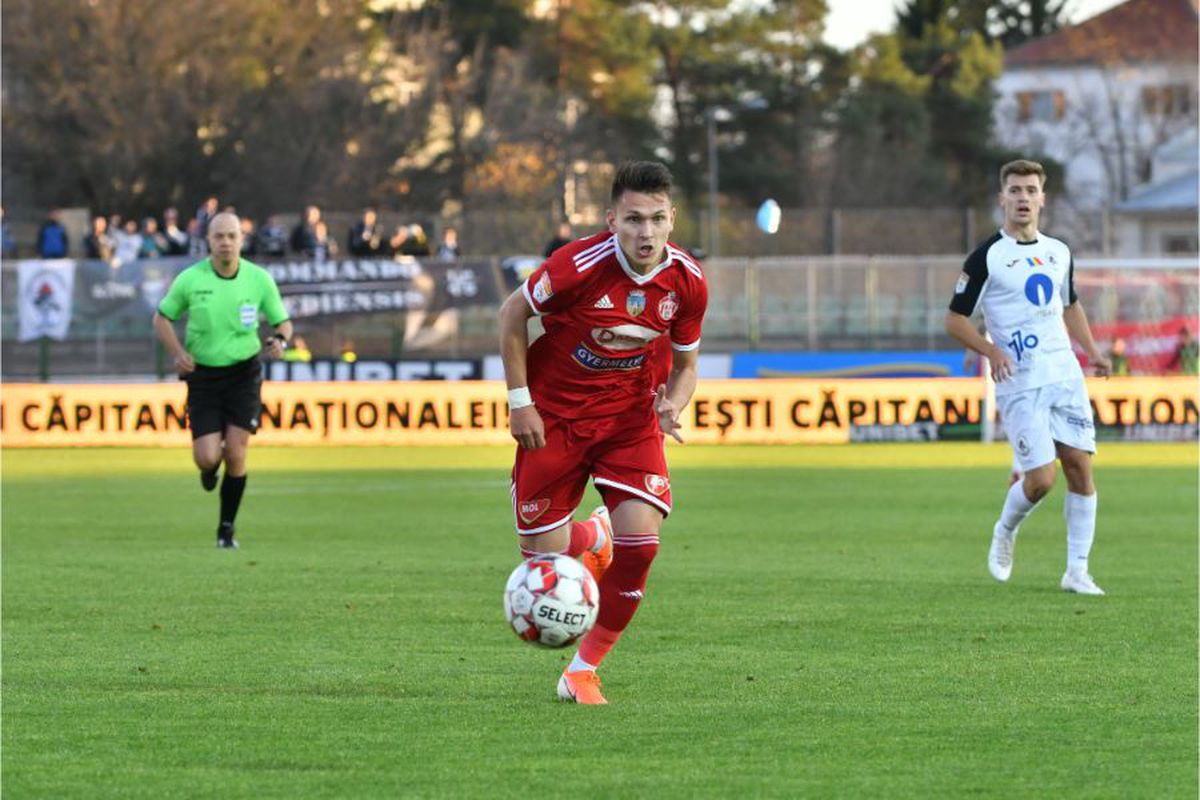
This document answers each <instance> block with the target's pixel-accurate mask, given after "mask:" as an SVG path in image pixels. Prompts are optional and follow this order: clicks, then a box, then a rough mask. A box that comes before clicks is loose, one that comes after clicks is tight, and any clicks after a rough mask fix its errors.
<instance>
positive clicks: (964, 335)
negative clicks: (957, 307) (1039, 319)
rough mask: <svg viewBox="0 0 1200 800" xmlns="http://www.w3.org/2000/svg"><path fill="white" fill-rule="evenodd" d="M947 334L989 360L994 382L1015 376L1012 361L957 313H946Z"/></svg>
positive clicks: (966, 318)
mask: <svg viewBox="0 0 1200 800" xmlns="http://www.w3.org/2000/svg"><path fill="white" fill-rule="evenodd" d="M946 333H948V334H950V335H951V336H953V337H954V338H955V339H957V340H958V341H959V342H960V343H961V344H962V346H963V347H966V348H969V349H971V350H974V351H975V352H976V353H979V354H980V355H981V356H984V357H985V358H987V360H988V362H989V363H990V364H991V369H992V380H994V381H996V383H1000V382H1001V381H1003V380H1006V379H1008V378H1010V377H1011V376H1012V374H1013V364H1012V359H1010V358H1009V357H1008V354H1007V353H1005V352H1004V350H1003V349H1001V348H1000V347H999V346H997V345H996V344H995V343H994V342H989V341H988V340H987V338H986V337H985V336H984V335H983V334H982V333H980V332H979V330H978V329H977V328H976V327H975V326H974V325H972V324H971V320H970V319H969V318H968V317H966V316H965V315H963V314H960V313H958V312H957V311H947V312H946Z"/></svg>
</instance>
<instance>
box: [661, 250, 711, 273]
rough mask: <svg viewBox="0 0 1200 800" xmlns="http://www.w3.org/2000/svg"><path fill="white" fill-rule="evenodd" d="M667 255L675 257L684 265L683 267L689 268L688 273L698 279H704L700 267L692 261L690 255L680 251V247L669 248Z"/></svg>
mask: <svg viewBox="0 0 1200 800" xmlns="http://www.w3.org/2000/svg"><path fill="white" fill-rule="evenodd" d="M667 255H669V256H674V257H675V258H677V259H679V262H680V263H682V264H683V266H685V267H687V271H688V272H690V273H692V274H693V275H695V276H696V277H697V278H703V277H704V272H703V271H701V269H700V265H699V264H697V263H696V262H695V260H693V259H692V256H691V255H690V254H689V253H686V252H684V251H683V250H680V249H679V248H678V247H670V246H668V247H667Z"/></svg>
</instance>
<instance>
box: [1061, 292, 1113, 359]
mask: <svg viewBox="0 0 1200 800" xmlns="http://www.w3.org/2000/svg"><path fill="white" fill-rule="evenodd" d="M1063 323H1064V324H1065V325H1066V326H1067V333H1069V334H1071V338H1072V339H1074V340H1075V341H1077V342H1079V346H1080V347H1082V348H1083V352H1084V353H1085V354H1087V358H1088V366H1089V367H1091V368H1092V371H1093V372H1094V373H1095V374H1096V375H1099V376H1101V377H1108V376H1109V375H1111V374H1112V361H1110V360H1109V359H1108V357H1107V356H1105V355H1104V354H1103V353H1101V352H1100V348H1099V347H1097V346H1096V340H1095V339H1093V338H1092V328H1091V326H1090V325H1088V319H1087V312H1086V311H1084V310H1083V303H1081V302H1079V301H1078V300H1076V301H1075V302H1074V303H1072V304H1071V305H1069V306H1067V307H1066V308H1064V309H1063Z"/></svg>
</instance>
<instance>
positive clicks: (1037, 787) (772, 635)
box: [2, 442, 1198, 798]
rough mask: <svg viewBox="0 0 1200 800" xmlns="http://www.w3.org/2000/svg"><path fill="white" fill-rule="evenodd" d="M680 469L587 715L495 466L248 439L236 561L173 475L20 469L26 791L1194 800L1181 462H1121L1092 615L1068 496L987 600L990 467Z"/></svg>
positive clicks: (911, 448)
mask: <svg viewBox="0 0 1200 800" xmlns="http://www.w3.org/2000/svg"><path fill="white" fill-rule="evenodd" d="M670 456H671V459H672V463H673V488H674V494H675V502H676V506H677V511H676V513H675V514H674V515H673V516H672V517H671V519H669V520H668V521H667V522H666V524H665V526H664V532H663V548H662V551H661V552H660V554H659V558H658V561H657V562H656V563H655V568H654V570H653V572H652V573H651V579H650V587H649V590H648V592H647V599H646V601H645V602H644V603H643V605H642V609H641V611H640V612H639V615H638V617H637V618H636V619H635V620H634V623H633V626H632V627H631V628H630V630H629V632H628V633H627V635H626V636H625V638H624V639H623V640H622V642H621V644H620V645H619V646H618V648H617V649H616V650H615V651H614V652H613V655H612V656H611V657H610V658H609V660H608V662H607V663H606V664H605V665H604V668H603V670H602V676H603V678H604V681H605V691H606V693H607V695H608V697H609V700H610V702H611V705H609V706H607V707H602V708H584V707H576V706H568V705H565V704H561V703H558V702H556V701H555V700H554V685H555V680H556V678H557V676H558V673H559V672H560V670H561V669H562V667H563V666H564V663H565V660H566V658H567V657H568V655H569V652H568V651H550V650H539V649H536V648H533V647H530V646H528V645H525V644H522V643H521V642H519V641H518V640H517V639H516V637H514V636H513V635H512V634H511V633H510V632H509V631H508V630H507V629H506V626H505V624H504V621H503V619H502V613H501V599H500V596H501V590H502V588H503V585H504V581H505V578H506V577H507V575H508V573H509V571H510V570H511V569H512V568H513V567H514V566H515V565H516V563H517V561H518V558H519V556H518V554H517V551H516V547H515V544H514V536H513V533H512V523H511V509H510V506H509V495H508V477H507V475H508V469H509V464H510V461H511V452H510V450H509V449H507V448H488V449H467V448H459V449H449V448H447V449H403V448H395V449H328V450H325V449H279V448H270V447H266V446H264V443H263V442H259V443H257V444H256V446H255V448H254V449H253V450H252V452H251V465H250V467H251V471H250V480H249V484H248V489H247V495H246V500H245V502H244V504H243V508H242V514H241V517H240V519H239V526H238V527H239V536H240V538H241V539H242V544H243V549H242V550H240V551H238V552H222V551H218V550H217V549H216V548H215V546H214V530H215V527H216V513H217V512H216V508H217V505H216V503H217V496H216V494H215V493H214V494H212V495H207V494H204V493H203V492H202V491H201V489H200V486H199V482H198V480H197V478H196V474H195V471H194V469H193V468H192V467H191V465H190V461H189V457H188V454H187V453H186V452H184V451H180V450H165V451H163V450H91V451H78V452H64V451H13V450H8V451H5V452H4V454H3V497H2V500H3V550H2V554H3V640H2V643H3V686H2V688H3V738H2V745H3V764H2V766H3V790H4V795H5V797H13V798H27V797H36V798H41V797H47V798H48V797H54V798H69V797H78V798H96V797H128V798H167V797H189V798H193V797H212V798H234V797H245V798H264V797H278V798H307V797H354V798H360V797H430V798H440V797H484V798H505V797H513V798H516V797H521V798H528V797H578V798H604V797H612V798H633V797H651V796H654V797H720V798H733V797H781V798H783V797H786V798H793V797H822V798H823V797H832V798H843V797H863V798H881V797H887V798H906V797H911V798H928V797H997V798H1001V797H1003V798H1013V797H1072V798H1081V797H1111V798H1135V797H1145V798H1169V797H1187V798H1194V797H1195V796H1196V787H1197V744H1198V738H1197V502H1198V498H1197V451H1196V448H1195V447H1194V446H1188V445H1119V444H1106V445H1103V446H1102V449H1101V452H1100V455H1099V456H1098V458H1097V470H1096V471H1097V485H1098V488H1099V494H1100V513H1099V525H1098V533H1097V540H1096V546H1095V549H1094V551H1093V554H1092V573H1093V574H1094V575H1095V576H1096V579H1097V582H1098V583H1099V584H1100V585H1101V586H1103V587H1104V588H1105V589H1106V590H1107V591H1108V596H1107V597H1103V598H1084V597H1077V596H1073V595H1066V594H1064V593H1062V592H1061V591H1059V589H1058V580H1059V577H1060V575H1061V573H1062V570H1063V563H1064V560H1065V537H1064V532H1063V530H1064V528H1063V526H1064V523H1063V519H1062V498H1063V491H1064V490H1063V486H1062V481H1061V479H1060V481H1059V485H1058V486H1057V487H1056V488H1055V490H1054V492H1053V493H1052V494H1051V495H1050V497H1048V498H1047V500H1046V501H1045V502H1044V503H1043V505H1042V507H1041V508H1039V509H1038V510H1037V511H1036V512H1035V513H1034V515H1033V516H1032V517H1031V518H1030V520H1029V521H1028V522H1027V523H1026V525H1025V527H1024V529H1023V530H1022V533H1021V538H1020V540H1019V543H1018V547H1017V553H1016V568H1015V570H1014V574H1013V578H1012V580H1011V582H1010V583H1009V584H1008V585H1000V584H997V583H995V582H994V581H992V579H991V578H990V577H989V576H988V574H987V569H986V565H985V558H986V552H987V546H988V541H989V537H990V535H991V526H992V522H993V520H994V518H995V516H996V513H997V511H998V509H999V507H1000V504H1001V502H1002V499H1003V495H1004V491H1005V484H1006V478H1007V473H1008V463H1009V456H1008V451H1007V448H1005V447H1004V446H1003V445H994V446H991V447H985V446H980V445H972V444H942V445H862V446H847V447H786V448H784V447H780V448H763V447H759V448H754V447H744V448H735V447H695V446H689V447H682V448H681V447H672V448H671V452H670ZM591 502H594V495H592V494H591V493H589V498H588V500H585V503H591ZM588 508H590V505H588V506H585V509H584V510H585V511H586V510H587V509H588Z"/></svg>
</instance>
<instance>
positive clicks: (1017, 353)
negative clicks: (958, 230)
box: [950, 230, 1083, 395]
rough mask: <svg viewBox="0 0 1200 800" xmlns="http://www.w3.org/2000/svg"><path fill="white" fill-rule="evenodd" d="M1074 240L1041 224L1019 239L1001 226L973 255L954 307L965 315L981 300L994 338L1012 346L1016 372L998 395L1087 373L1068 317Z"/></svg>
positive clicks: (956, 292) (957, 288)
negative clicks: (1070, 244) (1070, 241)
mask: <svg viewBox="0 0 1200 800" xmlns="http://www.w3.org/2000/svg"><path fill="white" fill-rule="evenodd" d="M1074 269H1075V262H1074V260H1073V259H1072V257H1071V248H1069V247H1067V245H1066V243H1065V242H1061V241H1059V240H1058V239H1055V238H1053V237H1050V236H1046V235H1045V234H1043V233H1041V232H1039V233H1038V234H1037V238H1035V239H1034V240H1033V241H1031V242H1018V241H1017V240H1016V239H1014V238H1013V237H1012V236H1009V235H1008V234H1007V233H1005V232H1004V231H1003V230H1001V231H999V232H997V233H996V234H995V235H993V236H992V237H991V238H990V239H988V240H987V241H985V242H984V243H983V244H981V245H980V246H979V247H977V248H976V249H975V251H974V252H973V253H971V255H969V256H967V260H966V262H965V263H964V264H963V272H962V275H960V276H959V278H958V284H957V285H956V286H955V287H954V298H953V299H952V300H951V301H950V310H951V311H954V312H956V313H958V314H962V315H963V316H965V317H969V316H971V315H972V314H974V313H975V308H976V307H977V306H980V305H981V306H982V308H983V317H984V321H985V322H986V323H987V330H988V333H990V334H991V336H992V341H993V342H995V343H996V344H998V345H1000V346H1001V347H1004V348H1007V350H1008V354H1009V356H1010V357H1011V358H1012V361H1013V365H1014V367H1015V370H1014V372H1013V377H1011V378H1009V379H1008V380H1005V381H1003V382H1001V383H998V384H996V394H997V395H1007V394H1012V393H1014V392H1022V391H1025V390H1026V389H1036V388H1037V387H1039V386H1045V385H1046V384H1050V383H1058V382H1061V381H1065V380H1070V379H1072V378H1079V379H1080V380H1082V379H1083V370H1082V369H1081V368H1080V366H1079V359H1077V358H1076V357H1075V352H1074V351H1073V350H1072V349H1071V339H1070V337H1069V336H1068V335H1067V326H1066V324H1065V323H1064V322H1063V318H1062V316H1063V309H1064V308H1065V307H1066V306H1069V305H1071V304H1072V303H1074V302H1075V301H1076V296H1075V284H1074Z"/></svg>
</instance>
